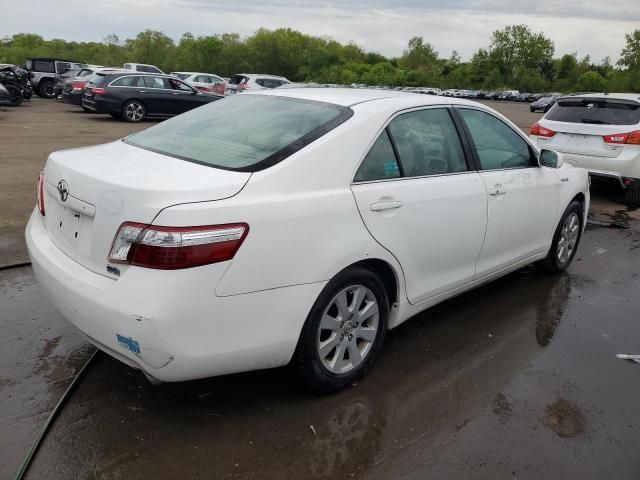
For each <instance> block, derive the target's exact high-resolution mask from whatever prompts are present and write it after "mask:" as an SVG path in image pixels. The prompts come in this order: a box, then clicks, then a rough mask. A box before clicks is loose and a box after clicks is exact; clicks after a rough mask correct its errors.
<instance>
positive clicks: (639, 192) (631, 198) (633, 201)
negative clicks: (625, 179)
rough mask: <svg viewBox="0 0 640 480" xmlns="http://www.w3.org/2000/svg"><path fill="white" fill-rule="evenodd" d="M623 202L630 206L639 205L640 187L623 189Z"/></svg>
mask: <svg viewBox="0 0 640 480" xmlns="http://www.w3.org/2000/svg"><path fill="white" fill-rule="evenodd" d="M624 203H626V204H627V205H628V206H630V207H640V189H638V188H633V189H632V188H628V189H626V190H625V191H624Z"/></svg>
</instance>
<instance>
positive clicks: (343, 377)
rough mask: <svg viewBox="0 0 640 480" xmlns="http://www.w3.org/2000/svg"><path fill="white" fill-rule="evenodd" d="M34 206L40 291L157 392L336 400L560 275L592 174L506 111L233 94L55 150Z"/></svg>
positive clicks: (416, 101)
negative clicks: (425, 313)
mask: <svg viewBox="0 0 640 480" xmlns="http://www.w3.org/2000/svg"><path fill="white" fill-rule="evenodd" d="M143 78H145V79H146V78H153V77H143ZM107 88H110V87H107ZM203 97H209V96H208V95H203ZM454 118H455V119H456V120H455V121H454ZM463 125H464V127H463ZM426 152H428V154H427V153H426ZM565 178H566V179H568V181H567V182H565V181H564V179H565ZM37 191H38V192H40V194H39V198H38V207H37V208H36V209H35V210H34V212H33V214H32V215H31V219H30V221H29V224H28V226H27V231H26V240H27V246H28V249H29V253H30V256H31V260H32V265H33V270H34V272H35V274H36V277H37V279H38V283H39V285H40V288H41V289H42V291H43V292H45V293H46V294H47V295H48V297H49V299H50V300H51V302H52V303H53V304H54V305H55V306H56V307H57V308H58V310H59V311H60V312H61V313H62V314H63V315H64V316H66V317H67V318H68V319H69V320H70V321H71V322H72V323H73V324H75V325H76V326H77V327H78V328H79V329H80V330H82V331H83V332H84V333H85V334H86V336H87V338H88V339H89V340H90V341H91V342H93V343H94V344H95V345H97V346H98V347H99V348H101V349H102V350H104V351H105V352H107V353H108V354H110V355H112V356H114V357H115V358H117V359H119V360H121V361H123V362H125V363H126V364H128V365H130V366H132V367H135V368H139V369H141V370H143V371H144V372H146V374H147V375H149V376H150V377H152V378H155V379H158V380H162V381H180V380H188V379H194V378H202V377H208V376H213V375H222V374H227V373H233V372H239V371H245V370H255V369H260V368H271V367H276V366H280V365H285V364H287V363H292V366H293V367H295V368H296V369H297V370H298V371H299V372H300V374H301V375H302V377H303V378H304V379H305V380H306V381H307V383H308V384H309V385H310V386H311V387H312V388H314V389H316V390H319V391H325V392H326V391H335V390H338V389H340V388H343V387H344V386H346V385H350V384H352V383H353V381H354V380H355V379H356V378H357V377H358V376H359V375H361V374H364V373H365V372H366V371H367V370H368V369H369V367H371V365H372V363H373V361H374V360H375V358H376V357H377V356H378V354H379V353H380V351H381V348H382V344H383V342H384V339H385V335H386V332H387V329H389V328H394V327H396V326H398V325H400V324H401V323H402V322H404V321H405V320H407V319H409V318H410V317H412V316H414V315H415V314H417V313H418V312H420V311H422V310H424V309H426V308H428V307H430V306H432V305H434V304H436V303H438V302H441V301H443V300H445V299H447V298H450V297H453V296H455V295H458V294H460V293H461V292H463V291H466V290H469V289H471V288H474V287H475V286H477V285H480V284H483V283H486V282H488V281H489V280H491V279H494V278H497V277H499V276H502V275H505V274H507V273H508V272H511V271H513V270H516V269H518V268H521V267H523V266H524V265H527V264H530V263H532V262H536V261H540V262H542V263H541V265H542V266H543V267H544V268H545V269H547V270H548V271H550V272H560V271H563V270H565V269H566V268H567V267H568V266H569V265H570V263H571V261H572V259H573V256H574V255H575V252H576V249H577V247H578V244H579V241H580V236H581V233H582V230H583V227H584V225H585V220H586V213H587V211H588V207H589V190H588V177H587V173H586V171H585V170H582V169H576V168H571V167H564V166H563V164H562V155H561V154H556V153H554V152H552V151H549V150H543V151H540V150H539V149H538V147H536V146H535V144H533V143H530V141H529V139H528V137H527V136H526V135H524V134H523V133H522V132H521V131H520V129H519V128H518V127H517V126H516V125H514V124H513V123H512V122H510V121H509V120H507V119H506V118H505V117H504V116H502V115H500V114H499V113H497V112H495V111H494V110H492V109H490V108H488V107H486V106H484V105H481V104H478V103H475V102H470V101H466V100H460V99H451V98H449V99H442V98H440V97H436V96H430V95H407V94H405V93H402V92H391V91H385V90H369V89H366V90H365V89H363V90H355V89H333V88H323V89H308V88H307V89H304V88H301V89H289V90H287V89H284V90H270V91H265V92H255V93H249V94H244V95H232V96H230V97H227V98H225V99H223V100H220V101H216V102H213V103H212V104H210V105H207V106H205V107H202V108H198V109H196V110H194V111H191V112H188V113H186V114H184V115H181V116H179V117H176V118H174V119H171V120H168V121H167V122H163V123H160V124H158V125H156V126H153V127H151V128H148V129H145V130H143V131H142V132H139V133H136V134H133V135H131V136H129V137H127V138H125V139H123V140H121V141H116V142H112V143H108V144H105V145H100V146H96V147H89V148H87V147H84V148H81V149H76V150H65V151H61V152H55V153H53V154H51V155H50V156H49V159H48V161H47V163H46V166H45V169H44V172H43V173H42V175H41V176H40V179H39V186H38V189H37ZM445 211H446V214H443V212H445ZM416 218H419V219H420V221H416Z"/></svg>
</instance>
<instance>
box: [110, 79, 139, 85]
mask: <svg viewBox="0 0 640 480" xmlns="http://www.w3.org/2000/svg"><path fill="white" fill-rule="evenodd" d="M111 85H112V86H114V87H142V86H144V82H143V80H142V77H121V78H118V79H116V80H114V81H113V82H112V83H111Z"/></svg>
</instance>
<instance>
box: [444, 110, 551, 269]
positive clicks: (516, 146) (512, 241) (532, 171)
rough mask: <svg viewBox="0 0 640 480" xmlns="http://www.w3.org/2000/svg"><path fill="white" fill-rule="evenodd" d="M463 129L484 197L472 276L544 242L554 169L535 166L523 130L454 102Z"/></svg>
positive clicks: (511, 260)
mask: <svg viewBox="0 0 640 480" xmlns="http://www.w3.org/2000/svg"><path fill="white" fill-rule="evenodd" d="M456 111H457V112H458V114H459V115H460V117H461V119H462V120H463V121H464V124H465V126H466V128H467V131H468V136H469V139H470V143H471V145H472V149H473V152H474V156H475V160H476V163H477V165H478V168H479V169H480V176H481V178H482V181H483V182H484V185H485V187H486V196H487V202H488V221H487V234H486V237H485V240H484V245H483V247H482V253H481V254H480V257H479V259H478V265H477V278H481V277H483V276H486V275H490V274H492V273H495V272H499V271H500V270H503V269H505V268H508V267H510V266H511V265H514V264H516V263H518V262H519V261H521V260H525V259H527V258H530V257H532V256H533V255H536V254H539V253H542V252H545V251H546V250H547V249H548V248H549V245H550V241H551V236H552V233H553V230H554V228H555V219H556V213H557V208H558V192H559V180H558V175H557V172H556V170H555V169H550V168H546V167H540V166H539V164H538V159H537V154H536V152H535V151H534V150H533V148H532V147H531V146H530V145H529V144H528V143H527V141H526V140H525V139H524V137H523V135H522V134H520V133H518V132H516V131H515V130H513V129H512V128H511V127H510V126H509V125H507V124H506V123H505V122H503V121H502V120H501V119H499V118H498V117H496V116H494V115H492V114H490V113H488V112H485V111H482V110H478V109H474V108H461V107H458V108H456Z"/></svg>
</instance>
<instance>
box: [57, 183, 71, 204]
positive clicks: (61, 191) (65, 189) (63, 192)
mask: <svg viewBox="0 0 640 480" xmlns="http://www.w3.org/2000/svg"><path fill="white" fill-rule="evenodd" d="M58 196H59V197H60V200H61V201H63V202H66V201H67V198H68V197H69V186H68V185H67V182H65V181H64V180H60V181H59V182H58Z"/></svg>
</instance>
